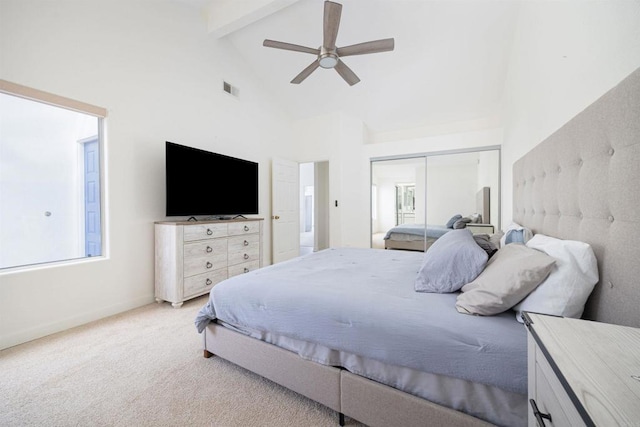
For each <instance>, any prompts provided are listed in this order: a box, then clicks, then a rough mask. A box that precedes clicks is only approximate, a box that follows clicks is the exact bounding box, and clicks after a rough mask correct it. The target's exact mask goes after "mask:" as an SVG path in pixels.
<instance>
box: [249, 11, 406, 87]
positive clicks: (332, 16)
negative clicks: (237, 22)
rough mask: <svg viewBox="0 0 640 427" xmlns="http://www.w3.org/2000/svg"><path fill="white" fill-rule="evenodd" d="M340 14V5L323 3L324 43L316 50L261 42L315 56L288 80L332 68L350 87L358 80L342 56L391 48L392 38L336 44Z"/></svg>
mask: <svg viewBox="0 0 640 427" xmlns="http://www.w3.org/2000/svg"><path fill="white" fill-rule="evenodd" d="M341 15H342V5H341V4H339V3H335V2H332V1H325V2H324V25H323V42H322V46H320V47H319V48H317V49H314V48H311V47H306V46H300V45H297V44H291V43H285V42H279V41H275V40H268V39H266V40H265V41H264V43H262V45H263V46H265V47H273V48H276V49H284V50H293V51H296V52H304V53H310V54H313V55H317V56H318V58H317V59H316V60H315V61H313V62H312V63H311V64H310V65H309V66H308V67H307V68H305V69H304V70H302V71H301V72H300V74H298V75H297V76H295V77H294V78H293V80H291V83H294V84H299V83H301V82H302V81H303V80H304V79H306V78H307V77H309V75H310V74H311V73H313V72H314V71H315V70H316V68H318V67H322V68H334V69H335V70H336V71H337V72H338V74H340V76H341V77H342V78H343V79H344V80H345V81H346V82H347V83H349V85H350V86H353V85H354V84H356V83H358V82H359V81H360V79H359V78H358V76H356V74H355V73H354V72H353V71H352V70H351V68H349V67H347V65H346V64H345V63H344V62H342V60H341V59H340V58H342V57H345V56H353V55H363V54H366V53H378V52H388V51H391V50H393V47H394V39H382V40H374V41H370V42H364V43H358V44H354V45H350V46H345V47H337V46H336V39H337V37H338V28H339V26H340V16H341Z"/></svg>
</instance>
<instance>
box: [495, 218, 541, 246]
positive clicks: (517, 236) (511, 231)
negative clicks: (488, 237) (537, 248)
mask: <svg viewBox="0 0 640 427" xmlns="http://www.w3.org/2000/svg"><path fill="white" fill-rule="evenodd" d="M532 237H533V232H532V231H531V229H529V228H527V227H523V226H521V225H520V224H518V223H516V222H512V223H511V224H509V226H508V227H507V229H506V230H505V231H504V236H502V238H501V239H500V247H503V246H505V245H508V244H509V243H527V241H528V240H529V239H531V238H532Z"/></svg>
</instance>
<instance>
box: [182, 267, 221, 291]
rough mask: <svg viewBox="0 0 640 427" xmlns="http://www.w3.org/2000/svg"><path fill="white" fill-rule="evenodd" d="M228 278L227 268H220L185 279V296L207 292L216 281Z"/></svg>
mask: <svg viewBox="0 0 640 427" xmlns="http://www.w3.org/2000/svg"><path fill="white" fill-rule="evenodd" d="M226 278H227V269H226V268H220V269H218V270H215V271H210V272H207V273H203V274H198V275H196V276H191V277H187V278H185V279H184V298H189V297H191V296H194V295H201V294H204V293H207V292H209V291H210V290H211V288H213V286H214V285H215V284H216V283H220V282H221V281H223V280H224V279H226Z"/></svg>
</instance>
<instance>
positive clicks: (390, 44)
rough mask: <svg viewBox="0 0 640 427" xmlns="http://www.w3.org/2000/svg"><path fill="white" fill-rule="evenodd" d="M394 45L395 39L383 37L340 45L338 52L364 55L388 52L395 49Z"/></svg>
mask: <svg viewBox="0 0 640 427" xmlns="http://www.w3.org/2000/svg"><path fill="white" fill-rule="evenodd" d="M394 46H395V41H394V39H382V40H374V41H370V42H365V43H358V44H352V45H351V46H345V47H339V48H338V50H337V53H338V56H353V55H364V54H365V53H378V52H388V51H390V50H393V48H394Z"/></svg>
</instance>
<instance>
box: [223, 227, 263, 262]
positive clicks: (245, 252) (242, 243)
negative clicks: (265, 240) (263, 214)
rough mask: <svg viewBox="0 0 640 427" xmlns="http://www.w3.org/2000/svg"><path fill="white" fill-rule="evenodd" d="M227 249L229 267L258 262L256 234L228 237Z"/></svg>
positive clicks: (257, 239) (258, 250) (258, 249)
mask: <svg viewBox="0 0 640 427" xmlns="http://www.w3.org/2000/svg"><path fill="white" fill-rule="evenodd" d="M227 247H228V251H229V265H235V264H239V263H242V262H248V261H253V260H259V257H260V236H259V235H258V234H249V235H247V236H237V237H229V243H228V245H227Z"/></svg>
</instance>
